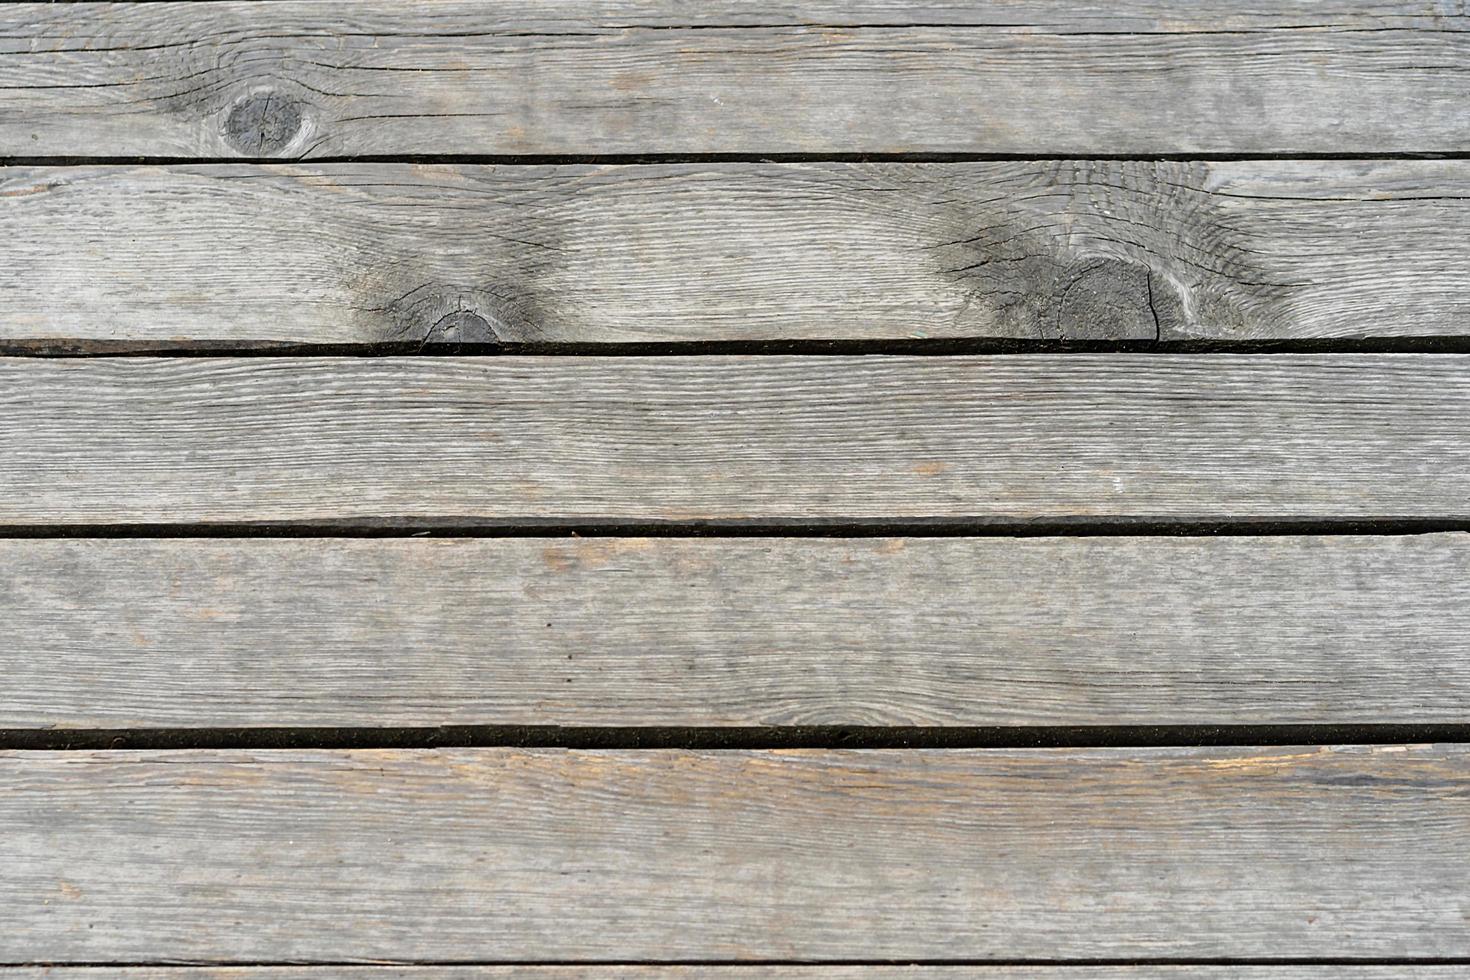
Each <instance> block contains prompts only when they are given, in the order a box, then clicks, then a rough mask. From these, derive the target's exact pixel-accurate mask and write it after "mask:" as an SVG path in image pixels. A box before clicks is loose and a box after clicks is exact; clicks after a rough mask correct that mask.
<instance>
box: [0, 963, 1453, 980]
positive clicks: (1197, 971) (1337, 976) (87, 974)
mask: <svg viewBox="0 0 1470 980" xmlns="http://www.w3.org/2000/svg"><path fill="white" fill-rule="evenodd" d="M328 971H330V973H331V976H332V980H548V978H555V980H604V978H607V980H1416V978H1422V980H1462V978H1463V977H1464V976H1465V973H1466V968H1465V967H1463V966H1424V965H1417V964H1416V965H1412V966H1409V965H1405V966H1289V967H1286V966H1264V967H1263V966H1083V967H1079V966H1060V967H1057V966H1050V967H1049V966H767V965H761V964H757V963H747V964H742V965H740V966H656V965H655V966H359V967H352V966H335V965H334V966H331V967H327V968H323V967H319V966H304V967H294V966H237V967H229V966H211V967H184V966H180V967H157V966H154V967H146V968H136V967H106V966H101V967H97V966H73V967H65V966H62V967H10V968H6V967H0V977H3V978H5V980H46V978H56V980H138V978H152V977H162V978H164V980H319V978H321V977H322V976H323V974H324V973H326V972H328Z"/></svg>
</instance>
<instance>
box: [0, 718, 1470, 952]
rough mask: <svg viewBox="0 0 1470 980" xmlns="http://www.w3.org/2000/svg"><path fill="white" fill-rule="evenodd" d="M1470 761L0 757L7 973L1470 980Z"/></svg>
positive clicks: (1439, 752) (508, 754) (1127, 753)
mask: <svg viewBox="0 0 1470 980" xmlns="http://www.w3.org/2000/svg"><path fill="white" fill-rule="evenodd" d="M1467 796H1470V747H1466V746H1461V745H1451V746H1443V747H1435V746H1418V747H1411V746H1390V747H1378V748H1320V747H1291V748H1269V749H1153V750H1150V749H1127V750H1087V751H1080V750H1053V751H1035V750H1032V751H993V750H992V751H986V750H980V751H950V752H943V751H896V752H851V751H848V752H842V751H800V752H681V751H665V752H569V751H565V750H515V749H478V750H477V749H465V750H442V751H422V750H420V751H401V750H394V751H360V752H328V751H275V752H241V751H229V752H200V751H187V752H165V753H149V752H63V753H49V752H40V753H34V752H33V753H24V752H21V753H6V754H3V755H0V825H3V826H4V827H5V833H4V834H3V835H0V867H3V868H5V874H4V875H3V876H0V910H3V914H4V920H5V922H6V928H5V929H4V930H0V961H7V962H32V961H37V960H43V959H44V960H46V961H51V962H60V963H67V962H88V963H99V962H100V963H106V962H109V961H112V962H133V963H138V962H143V963H147V962H166V961H170V960H178V959H188V960H224V961H234V962H251V961H260V960H265V961H271V962H279V961H283V960H284V961H304V962H311V961H341V960H358V961H360V960H368V959H382V960H407V961H432V962H437V961H445V960H448V961H456V960H459V961H465V960H470V961H495V960H505V961H512V962H526V961H534V960H537V959H552V960H558V961H561V960H573V961H575V960H584V959H596V960H638V961H642V960H653V961H657V960H667V959H693V960H732V961H734V960H748V959H762V958H764V959H781V960H787V959H812V960H823V959H839V960H854V959H857V960H862V959H896V960H904V959H936V958H937V959H1017V958H1020V959H1026V958H1044V959H1047V960H1054V959H1090V958H1109V959H1135V958H1139V957H1145V958H1147V957H1153V958H1160V959H1168V958H1232V959H1233V958H1259V957H1270V958H1305V957H1314V956H1315V957H1322V956H1333V957H1348V958H1351V957H1368V958H1372V957H1383V958H1388V957H1404V956H1415V957H1451V956H1453V957H1464V956H1466V955H1467V954H1470V921H1467V919H1466V915H1465V907H1466V899H1467V891H1470V882H1467V880H1466V877H1465V869H1464V864H1463V862H1462V861H1460V860H1458V859H1456V858H1455V857H1454V856H1455V855H1462V854H1464V853H1466V852H1467V851H1470V821H1467V820H1466V814H1465V799H1466V798H1467Z"/></svg>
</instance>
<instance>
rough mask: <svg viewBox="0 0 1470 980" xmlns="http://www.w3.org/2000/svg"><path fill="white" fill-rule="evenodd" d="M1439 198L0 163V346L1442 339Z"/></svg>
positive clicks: (917, 180) (1087, 170) (995, 169)
mask: <svg viewBox="0 0 1470 980" xmlns="http://www.w3.org/2000/svg"><path fill="white" fill-rule="evenodd" d="M277 6H280V4H277ZM1467 202H1470V164H1467V163H1466V162H1465V161H1423V160H1416V161H1402V160H1400V161H1382V160H1379V161H1338V162H1331V163H1328V162H1320V161H1308V162H1302V161H1250V162H1229V163H1205V162H1195V163H1176V162H1138V161H1111V162H1109V161H1087V160H1068V161H1027V162H1004V163H968V164H851V163H824V164H784V165H781V164H684V165H660V164H655V165H641V166H552V167H489V166H467V165H466V166H445V165H437V166H423V165H405V164H319V165H290V166H288V165H275V166H259V165H243V164H242V165H226V166H173V167H111V166H102V167H17V168H9V169H0V266H4V267H5V268H7V269H8V270H9V271H10V275H8V276H6V277H5V278H4V280H3V281H0V309H3V311H4V312H3V315H0V340H4V341H19V340H38V339H40V340H54V339H58V338H60V339H82V340H94V341H95V340H103V341H132V342H149V343H153V344H160V345H170V344H177V343H179V342H181V341H183V342H187V341H188V340H206V341H212V342H218V343H230V342H234V343H251V342H297V343H351V342H369V343H370V342H382V341H400V342H402V341H410V342H420V341H446V340H471V341H491V340H504V341H531V342H536V341H542V342H545V341H575V342H589V341H590V342H616V341H697V340H781V339H811V338H861V339H879V338H909V337H1006V338H1028V339H1133V340H1153V339H1155V338H1162V339H1164V340H1178V339H1188V338H1213V339H1227V340H1240V339H1262V338H1276V339H1280V338H1287V339H1302V338H1316V337H1349V336H1352V337H1363V336H1404V335H1436V334H1452V333H1461V334H1463V333H1465V332H1466V329H1467V328H1466V324H1467V323H1470V256H1467V253H1466V251H1465V249H1464V248H1463V247H1461V243H1462V242H1463V241H1464V240H1465V237H1466V235H1467V234H1470V204H1467Z"/></svg>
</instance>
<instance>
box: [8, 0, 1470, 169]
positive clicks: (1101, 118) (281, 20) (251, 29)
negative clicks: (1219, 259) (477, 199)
mask: <svg viewBox="0 0 1470 980" xmlns="http://www.w3.org/2000/svg"><path fill="white" fill-rule="evenodd" d="M696 8H697V9H696ZM1467 25H1470V18H1467V15H1466V11H1465V9H1464V7H1463V5H1462V4H1458V3H1451V2H1446V0H1441V2H1430V0H1403V2H1393V3H1387V2H1378V3H1343V2H1327V3H1311V2H1307V0H1295V2H1289V3H1282V4H1270V5H1264V7H1263V5H1259V4H1251V3H1248V2H1246V0H1231V2H1226V3H1214V4H1208V5H1203V4H1194V3H1189V2H1184V0H1129V2H1126V3H1121V4H1058V3H1043V2H1039V0H1033V2H1027V0H1019V2H1010V0H990V2H927V3H909V2H907V0H865V2H860V3H842V2H838V0H806V2H802V3H768V2H760V3H754V4H735V3H729V2H725V3H714V4H701V5H689V4H684V3H677V2H674V0H659V2H653V3H635V2H631V0H628V2H617V0H610V2H596V0H582V2H572V3H549V2H539V3H526V2H517V3H504V4H494V5H488V4H480V3H476V2H472V0H458V2H436V3H418V4H412V5H406V4H401V3H393V2H390V0H370V2H360V3H355V4H351V5H326V4H314V3H306V2H289V0H282V2H273V3H249V2H222V3H208V4H204V3H198V4H100V3H68V4H26V3H7V4H4V5H0V69H3V79H4V81H3V84H4V89H5V100H4V109H3V112H0V155H9V156H16V155H26V156H125V155H141V156H177V157H200V156H202V157H252V158H259V157H311V156H351V155H361V154H373V155H411V154H588V153H603V154H607V153H631V154H647V153H739V154H768V153H834V152H850V153H852V152H856V153H912V152H973V153H1017V154H1046V155H1051V154H1055V155H1089V154H1098V153H1114V154H1163V153H1194V152H1213V153H1255V154H1277V153H1394V152H1454V151H1464V150H1466V149H1470V130H1467V129H1466V127H1465V125H1464V112H1463V108H1462V107H1463V106H1464V104H1465V103H1466V102H1467V100H1470V78H1467V75H1466V74H1465V71H1464V67H1465V65H1466V63H1467V60H1470V33H1467Z"/></svg>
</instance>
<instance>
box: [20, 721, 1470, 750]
mask: <svg viewBox="0 0 1470 980" xmlns="http://www.w3.org/2000/svg"><path fill="white" fill-rule="evenodd" d="M1432 742H1433V743H1454V742H1470V723H1467V724H1409V725H1401V724H1389V723H1369V724H1335V725H1324V724H1308V725H1085V726H1067V725H1038V726H985V727H962V726H953V727H946V726H881V727H880V726H858V725H790V726H771V727H748V726H742V727H729V728H721V727H714V726H701V727H684V726H663V727H660V726H647V727H644V726H637V727H634V726H624V727H595V726H593V727H566V726H558V725H445V726H437V727H414V728H372V727H321V728H312V727H274V728H138V729H8V730H0V750H10V751H66V750H89V751H95V750H106V749H134V750H139V749H141V750H184V749H206V750H216V751H218V750H231V749H244V750H249V749H333V750H345V749H437V748H554V749H605V750H607V749H611V750H640V749H642V750H648V749H686V750H701V751H709V750H726V751H750V750H766V749H1089V748H1173V747H1179V748H1185V747H1198V746H1257V745H1259V746H1294V745H1347V744H1351V745H1394V744H1404V743H1432Z"/></svg>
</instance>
